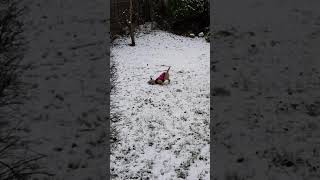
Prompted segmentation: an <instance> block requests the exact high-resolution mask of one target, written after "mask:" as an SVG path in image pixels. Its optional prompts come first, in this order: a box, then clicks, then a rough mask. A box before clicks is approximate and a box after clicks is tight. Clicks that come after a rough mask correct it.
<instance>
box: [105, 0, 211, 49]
mask: <svg viewBox="0 0 320 180" xmlns="http://www.w3.org/2000/svg"><path fill="white" fill-rule="evenodd" d="M133 2H134V3H132V2H131V1H128V5H127V6H125V8H124V10H122V11H121V13H120V15H117V16H115V17H112V18H113V21H114V22H117V24H118V25H120V26H121V28H120V29H122V30H120V31H119V32H113V29H114V28H111V34H112V39H115V38H117V35H116V34H118V35H120V34H122V35H130V37H131V39H132V43H131V45H134V44H135V41H134V36H133V34H134V29H136V27H138V25H141V24H144V23H145V22H155V23H156V24H157V26H156V28H159V29H161V30H165V31H169V32H172V33H175V34H178V35H184V36H190V34H194V35H195V36H196V35H198V34H199V33H201V32H202V33H203V36H204V37H205V38H206V39H207V40H208V41H209V36H210V32H209V31H210V29H209V25H210V10H209V1H208V0H168V1H167V2H165V1H164V0H154V1H133ZM120 7H121V6H120V5H119V7H117V8H120ZM193 37H194V36H193Z"/></svg>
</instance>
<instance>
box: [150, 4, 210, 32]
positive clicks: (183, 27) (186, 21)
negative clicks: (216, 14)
mask: <svg viewBox="0 0 320 180" xmlns="http://www.w3.org/2000/svg"><path fill="white" fill-rule="evenodd" d="M158 5H159V3H158ZM159 9H161V10H162V11H161V12H156V13H155V16H156V17H157V16H159V15H162V16H163V19H165V21H162V22H160V23H159V22H158V23H159V24H162V25H163V27H165V28H169V29H170V30H172V31H173V32H175V33H177V34H184V33H188V32H189V31H191V32H193V33H196V34H197V33H199V32H201V31H202V32H205V31H206V29H205V28H206V27H208V26H209V23H210V14H209V1H208V0H169V1H168V6H167V7H166V10H165V11H163V8H159ZM156 20H159V18H156Z"/></svg>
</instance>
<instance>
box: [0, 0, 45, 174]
mask: <svg viewBox="0 0 320 180" xmlns="http://www.w3.org/2000/svg"><path fill="white" fill-rule="evenodd" d="M19 2H20V1H18V0H7V1H2V2H1V5H2V7H5V8H1V10H0V179H1V180H24V179H27V178H28V177H31V176H32V175H35V174H37V175H38V174H42V175H43V174H44V175H50V174H48V173H46V172H45V171H44V170H41V168H40V166H39V164H38V160H39V159H41V158H44V157H45V156H44V155H41V154H38V153H34V152H31V151H30V150H29V149H28V148H27V144H26V143H25V142H24V140H23V139H22V137H21V136H19V135H17V134H18V129H19V128H21V127H20V124H21V122H22V121H23V120H22V119H19V118H18V117H16V116H15V115H16V114H15V113H16V112H15V111H14V110H13V109H14V108H13V107H14V106H16V105H18V104H21V103H22V100H23V98H24V97H25V96H24V94H25V91H24V88H25V87H24V85H25V84H24V83H22V82H21V80H20V77H21V74H22V72H23V71H24V70H25V69H27V68H28V66H25V65H22V63H21V62H22V60H23V53H24V45H25V41H24V38H23V35H22V32H23V23H22V22H21V21H19V20H18V19H19V17H20V16H21V15H22V14H23V13H24V12H25V9H24V8H20V7H21V6H20V5H21V4H19Z"/></svg>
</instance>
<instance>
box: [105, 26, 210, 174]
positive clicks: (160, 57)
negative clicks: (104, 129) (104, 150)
mask: <svg viewBox="0 0 320 180" xmlns="http://www.w3.org/2000/svg"><path fill="white" fill-rule="evenodd" d="M129 43H130V38H125V37H124V38H120V39H117V40H115V42H114V43H113V46H112V47H111V61H112V62H115V63H116V64H117V74H118V79H117V80H118V84H117V85H116V93H112V94H111V103H113V104H116V105H117V108H113V109H111V113H120V116H121V118H120V120H119V121H118V122H114V123H111V126H112V127H113V128H115V129H116V130H117V131H118V133H119V134H118V138H119V141H117V142H115V143H114V144H113V146H112V149H111V157H110V158H111V174H112V179H161V180H162V179H164V180H166V179H190V180H195V179H209V178H210V173H209V172H210V171H209V168H210V160H209V159H210V155H209V154H210V152H209V149H210V148H209V147H210V135H209V133H210V130H209V122H210V121H209V117H210V115H209V110H210V109H209V108H210V105H209V102H210V89H209V87H210V72H209V71H210V69H209V65H210V44H209V43H207V42H206V41H205V40H204V38H197V37H196V38H188V37H182V36H178V35H174V34H171V33H168V32H164V31H152V32H151V33H148V34H146V33H142V32H140V33H137V35H136V46H134V47H131V46H128V44H129ZM167 66H171V69H170V72H169V73H170V79H171V83H170V84H168V85H164V86H160V85H149V84H147V81H148V80H149V79H150V76H152V77H153V78H156V77H157V76H159V75H160V74H161V72H163V71H164V70H166V69H167Z"/></svg>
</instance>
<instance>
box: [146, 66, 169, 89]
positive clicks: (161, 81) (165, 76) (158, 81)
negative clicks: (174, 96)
mask: <svg viewBox="0 0 320 180" xmlns="http://www.w3.org/2000/svg"><path fill="white" fill-rule="evenodd" d="M169 70H170V67H169V68H168V70H167V71H166V72H163V73H162V74H161V75H160V76H159V77H158V78H157V79H156V80H153V79H152V78H151V77H150V80H149V81H148V84H150V85H154V84H159V85H164V83H165V81H166V80H167V81H168V83H170V78H169Z"/></svg>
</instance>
